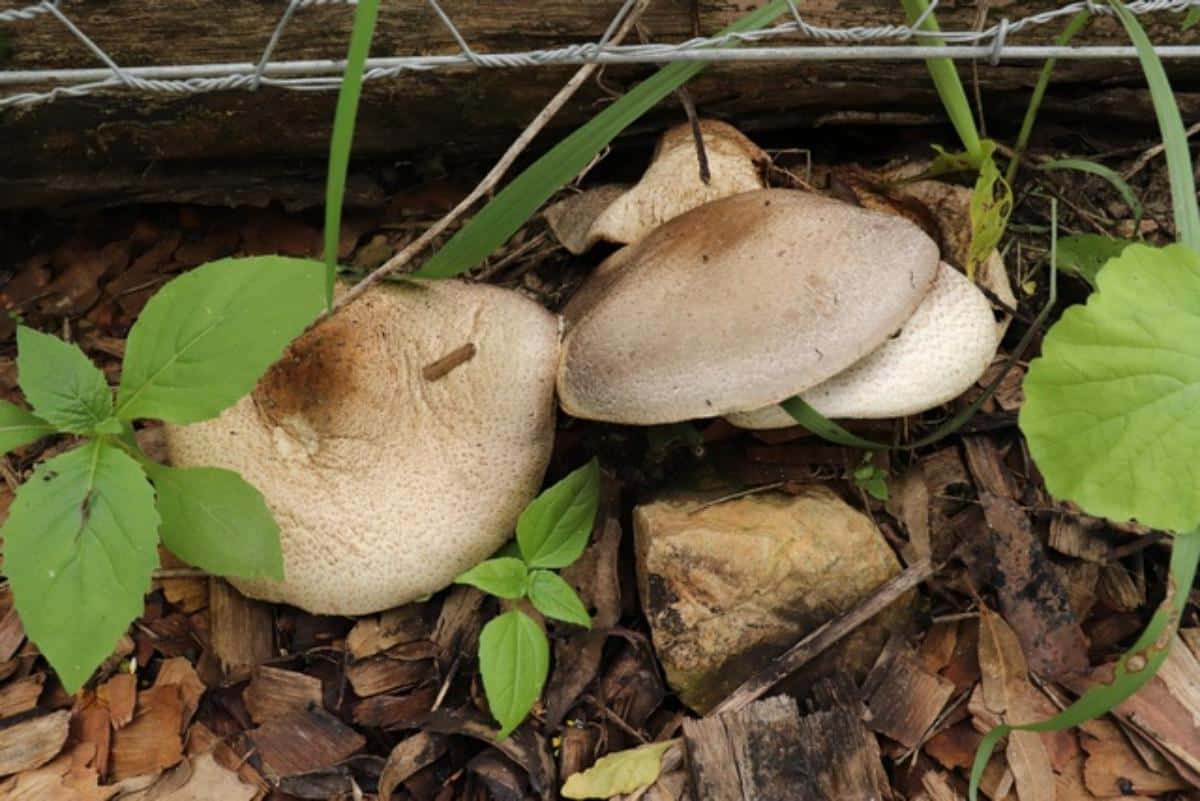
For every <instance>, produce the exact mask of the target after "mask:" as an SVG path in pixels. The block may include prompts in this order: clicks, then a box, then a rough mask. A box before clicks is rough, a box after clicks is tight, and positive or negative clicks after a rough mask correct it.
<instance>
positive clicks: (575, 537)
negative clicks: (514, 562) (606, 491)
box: [517, 459, 600, 568]
mask: <svg viewBox="0 0 1200 801" xmlns="http://www.w3.org/2000/svg"><path fill="white" fill-rule="evenodd" d="M599 503H600V465H599V464H597V463H596V461H595V460H594V459H593V460H592V461H590V462H588V463H587V464H586V465H584V466H583V467H581V468H579V469H578V470H576V471H574V472H573V473H571V474H570V475H568V476H567V477H566V478H564V479H563V480H562V481H560V482H558V483H557V484H555V485H554V486H553V487H550V489H548V490H546V491H545V492H543V493H542V494H541V495H539V496H538V497H536V498H534V499H533V501H532V502H531V503H530V504H529V505H528V506H526V507H525V511H523V512H521V517H520V518H518V520H517V546H518V547H519V548H520V549H521V557H522V558H523V559H524V560H525V564H527V565H529V566H530V567H554V568H558V567H566V566H567V565H569V564H571V563H572V562H574V561H575V560H576V559H578V558H579V557H580V555H581V554H582V553H583V549H584V548H586V547H587V543H588V537H589V536H591V533H592V525H593V523H594V522H595V519H596V507H597V506H598V505H599Z"/></svg>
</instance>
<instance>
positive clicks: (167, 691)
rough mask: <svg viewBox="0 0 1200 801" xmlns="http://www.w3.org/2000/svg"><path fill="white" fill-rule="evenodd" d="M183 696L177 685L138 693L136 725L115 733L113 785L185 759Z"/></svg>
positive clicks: (113, 740)
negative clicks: (115, 782) (114, 782)
mask: <svg viewBox="0 0 1200 801" xmlns="http://www.w3.org/2000/svg"><path fill="white" fill-rule="evenodd" d="M182 728H183V696H182V695H181V694H180V691H179V687H178V686H177V685H174V684H170V685H166V686H163V687H151V688H150V689H149V690H143V691H142V692H140V693H138V699H137V708H136V711H135V712H134V715H133V721H132V722H131V723H129V724H128V725H127V726H125V727H124V728H122V729H118V730H117V731H115V732H113V737H112V752H111V756H110V761H109V766H110V769H111V776H110V778H111V779H112V780H113V781H120V780H121V779H125V778H128V777H130V776H141V775H143V774H146V773H155V772H158V771H161V770H166V769H167V768H169V767H171V766H173V765H175V764H177V763H178V762H179V760H181V759H182V758H183V738H182V736H181V735H182Z"/></svg>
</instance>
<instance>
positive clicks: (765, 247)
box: [558, 189, 938, 425]
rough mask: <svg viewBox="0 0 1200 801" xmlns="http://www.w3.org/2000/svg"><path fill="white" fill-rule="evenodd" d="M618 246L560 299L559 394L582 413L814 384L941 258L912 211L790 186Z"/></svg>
mask: <svg viewBox="0 0 1200 801" xmlns="http://www.w3.org/2000/svg"><path fill="white" fill-rule="evenodd" d="M618 256H619V259H618V261H617V263H616V264H615V265H610V266H608V267H607V268H606V269H603V270H601V271H600V275H599V276H598V277H597V278H595V279H593V280H596V281H599V282H601V283H602V285H603V286H602V289H601V290H594V289H593V290H589V288H588V286H587V285H586V284H585V287H584V289H583V290H581V293H582V295H583V298H584V299H583V300H581V301H579V302H575V303H572V304H570V305H568V307H567V309H566V311H565V316H566V318H567V324H568V326H569V329H568V332H567V336H566V339H565V340H564V344H563V354H562V361H561V362H560V365H559V372H558V392H559V399H560V402H561V403H562V406H563V408H564V409H566V411H567V412H568V413H570V414H572V415H574V416H576V417H583V418H588V419H594V420H608V421H612V422H620V423H630V424H641V425H646V424H654V423H669V422H677V421H680V420H688V419H692V418H698V417H713V416H718V415H723V414H728V413H729V412H736V411H746V410H749V409H758V408H761V407H763V406H766V405H769V404H772V403H778V402H780V401H782V400H785V399H786V398H789V397H791V396H792V395H795V394H797V393H799V392H803V391H804V390H806V389H809V388H810V387H813V386H816V385H817V384H819V383H821V382H822V381H825V380H826V379H828V378H830V377H831V376H833V375H835V374H837V373H839V372H841V371H842V370H844V369H845V368H847V367H849V366H850V365H851V364H853V363H855V362H856V361H858V360H859V359H861V358H862V357H863V356H865V355H867V354H868V353H870V352H871V351H873V350H874V349H875V348H877V347H879V345H881V344H883V342H884V341H885V340H886V339H887V338H888V336H890V335H891V334H893V333H894V332H896V331H898V330H899V329H900V328H901V326H902V325H903V324H904V322H905V321H906V320H907V319H908V318H909V317H910V316H911V315H912V313H913V312H914V311H915V310H916V308H917V306H918V304H919V303H920V302H921V299H922V298H923V297H924V296H925V295H926V293H927V292H928V291H929V288H930V286H931V284H932V282H933V278H934V275H935V273H936V271H937V267H938V256H937V246H936V245H935V244H934V242H933V240H931V239H930V238H929V237H928V236H926V235H925V234H924V233H923V232H922V231H921V230H920V228H918V227H917V226H916V225H914V224H913V223H911V222H909V221H908V220H905V219H903V218H900V217H894V216H890V215H886V214H881V213H878V212H873V211H869V210H866V209H861V208H857V207H855V206H850V205H848V204H845V203H841V202H839V201H836V200H831V199H829V198H825V197H822V196H820V195H815V194H811V193H806V192H796V191H790V190H782V189H769V190H760V191H756V192H747V193H743V194H740V195H735V196H733V197H730V198H725V199H723V200H718V201H715V202H713V203H708V204H705V205H703V206H701V207H699V208H697V209H694V210H692V211H690V212H688V213H686V214H684V215H682V216H680V217H677V218H675V219H674V220H672V221H670V222H668V223H666V224H665V225H663V226H661V227H660V228H658V229H657V230H655V231H654V232H653V233H651V234H649V235H648V236H647V237H645V238H644V239H643V240H642V241H641V242H639V243H638V244H636V245H634V246H633V247H631V248H629V249H628V250H626V251H622V252H620V253H619V254H618Z"/></svg>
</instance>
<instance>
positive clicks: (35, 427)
mask: <svg viewBox="0 0 1200 801" xmlns="http://www.w3.org/2000/svg"><path fill="white" fill-rule="evenodd" d="M57 430H58V429H57V428H55V427H54V426H52V425H50V424H49V423H47V422H46V421H45V420H43V419H42V418H40V417H38V416H37V415H35V414H33V413H32V412H27V411H25V410H24V409H22V408H21V407H20V406H18V405H16V404H15V403H9V402H8V401H6V400H0V453H8V452H9V451H11V450H12V449H13V448H19V447H21V446H22V445H28V444H29V443H31V442H33V441H34V440H38V439H41V438H42V437H46V436H49V435H50V434H53V433H54V432H55V431H57Z"/></svg>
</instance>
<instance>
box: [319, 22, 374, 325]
mask: <svg viewBox="0 0 1200 801" xmlns="http://www.w3.org/2000/svg"><path fill="white" fill-rule="evenodd" d="M378 14H379V0H359V2H358V6H357V8H355V9H354V28H353V30H352V31H351V33H350V49H349V50H348V52H347V53H346V72H345V75H344V76H343V78H342V86H341V88H340V89H339V90H338V99H337V109H336V111H335V112H334V115H333V135H332V136H331V137H330V138H329V172H328V174H327V176H326V179H325V305H326V306H327V307H331V306H332V305H333V282H334V279H335V277H336V276H337V255H338V240H339V239H340V237H341V231H342V199H343V197H344V196H345V193H346V173H347V172H348V171H349V169H350V146H351V144H352V143H353V142H354V122H355V119H356V118H357V117H358V99H359V97H360V96H361V95H362V82H363V65H364V64H365V63H366V61H367V51H369V50H370V49H371V37H372V36H373V35H374V33H375V19H376V17H377V16H378Z"/></svg>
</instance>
